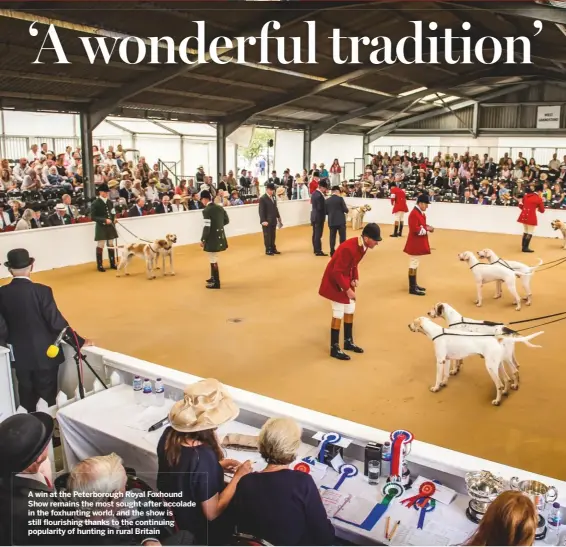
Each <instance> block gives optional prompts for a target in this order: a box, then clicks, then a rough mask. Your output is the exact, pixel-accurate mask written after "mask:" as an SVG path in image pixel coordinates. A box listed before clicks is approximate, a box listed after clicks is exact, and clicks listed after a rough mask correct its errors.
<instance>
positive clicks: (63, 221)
mask: <svg viewBox="0 0 566 547" xmlns="http://www.w3.org/2000/svg"><path fill="white" fill-rule="evenodd" d="M72 223H73V221H72V219H71V217H70V216H69V215H68V214H67V208H66V207H65V206H64V205H63V204H62V203H58V204H57V205H56V206H55V212H54V213H52V214H51V215H49V226H66V225H67V224H72Z"/></svg>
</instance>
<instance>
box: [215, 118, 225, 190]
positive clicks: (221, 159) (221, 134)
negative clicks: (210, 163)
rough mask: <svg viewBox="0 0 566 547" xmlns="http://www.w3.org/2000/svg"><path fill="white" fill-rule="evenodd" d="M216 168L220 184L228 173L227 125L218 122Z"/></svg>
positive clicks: (217, 181)
mask: <svg viewBox="0 0 566 547" xmlns="http://www.w3.org/2000/svg"><path fill="white" fill-rule="evenodd" d="M216 170H217V172H218V178H217V179H216V184H218V183H219V182H220V180H221V179H222V177H223V176H224V175H225V174H226V126H225V125H224V124H222V123H218V124H216Z"/></svg>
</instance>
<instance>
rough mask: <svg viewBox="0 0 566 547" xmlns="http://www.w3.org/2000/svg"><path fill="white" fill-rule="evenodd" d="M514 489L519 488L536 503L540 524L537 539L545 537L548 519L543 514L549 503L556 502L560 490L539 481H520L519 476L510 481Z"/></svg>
mask: <svg viewBox="0 0 566 547" xmlns="http://www.w3.org/2000/svg"><path fill="white" fill-rule="evenodd" d="M509 485H510V486H511V488H512V489H513V490H518V491H519V492H522V493H523V494H525V496H528V497H529V498H530V500H531V501H532V502H533V503H534V505H535V507H536V509H537V512H538V525H537V532H536V536H535V538H536V539H544V537H545V536H546V519H545V518H544V517H543V516H542V515H541V513H542V512H543V511H544V510H545V508H546V504H547V503H554V502H555V501H556V500H557V499H558V490H556V488H555V487H554V486H546V484H543V483H542V482H538V481H519V478H518V477H513V478H512V479H511V480H510V481H509Z"/></svg>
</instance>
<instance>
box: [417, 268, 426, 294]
mask: <svg viewBox="0 0 566 547" xmlns="http://www.w3.org/2000/svg"><path fill="white" fill-rule="evenodd" d="M417 271H418V270H415V287H416V288H417V290H419V291H422V292H426V289H425V288H424V287H421V286H420V285H419V284H418V282H417Z"/></svg>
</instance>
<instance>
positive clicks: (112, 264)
mask: <svg viewBox="0 0 566 547" xmlns="http://www.w3.org/2000/svg"><path fill="white" fill-rule="evenodd" d="M108 260H109V261H110V269H111V270H117V269H118V266H116V251H115V250H114V249H108Z"/></svg>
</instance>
